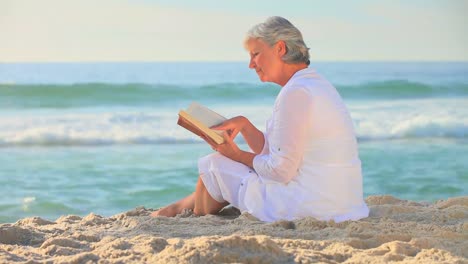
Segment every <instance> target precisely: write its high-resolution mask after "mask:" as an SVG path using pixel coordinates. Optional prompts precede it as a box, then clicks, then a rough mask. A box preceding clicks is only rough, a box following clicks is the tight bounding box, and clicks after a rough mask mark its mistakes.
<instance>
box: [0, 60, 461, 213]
mask: <svg viewBox="0 0 468 264" xmlns="http://www.w3.org/2000/svg"><path fill="white" fill-rule="evenodd" d="M311 67H313V68H315V69H316V70H317V71H318V72H319V73H320V74H322V75H323V76H324V77H326V78H327V79H328V80H329V81H330V82H332V83H333V84H334V85H335V86H336V87H337V89H338V91H339V92H340V93H341V95H342V97H343V99H344V101H345V103H346V105H347V106H348V108H349V110H350V112H351V116H352V118H353V121H354V125H355V129H356V133H357V136H358V140H359V152H360V158H361V160H362V164H363V176H364V182H363V185H364V194H365V196H368V195H376V194H390V195H394V196H397V197H399V198H402V199H412V200H416V201H434V200H438V199H445V198H448V197H452V196H461V195H467V194H468V144H467V143H468V139H467V136H468V63H457V62H451V63H450V62H423V63H421V62H404V63H397V62H360V63H352V62H345V63H344V62H326V63H325V62H322V63H313V64H312V65H311ZM279 90H280V87H279V86H277V85H274V84H268V83H267V84H265V83H261V82H260V81H259V80H258V77H257V76H256V74H255V73H254V72H253V71H251V70H249V69H248V67H247V63H245V62H244V63H243V62H209V63H207V62H204V63H201V62H200V63H196V62H177V63H175V62H174V63H29V64H28V63H17V64H15V63H3V64H0V222H13V221H16V220H17V219H19V218H22V217H29V216H40V217H43V218H46V219H51V220H53V219H55V218H57V217H59V216H60V215H65V214H76V215H81V216H83V215H86V214H88V213H90V212H94V213H96V214H100V215H104V216H110V215H112V214H116V213H119V212H122V211H126V210H130V209H132V208H134V207H136V206H145V207H148V208H158V207H160V206H163V205H165V204H167V203H169V202H172V201H175V200H177V199H180V198H182V197H184V196H186V195H188V194H190V193H191V192H193V191H194V186H195V183H196V181H197V160H198V158H200V157H201V156H203V155H207V154H209V153H211V152H212V150H211V148H210V147H209V146H208V145H207V144H206V143H204V142H203V141H201V140H200V139H199V138H198V137H196V136H194V135H192V134H191V133H190V132H188V131H186V130H185V129H183V128H181V127H179V126H177V124H176V121H177V113H178V111H179V110H180V109H182V108H185V107H187V106H188V104H189V103H190V102H192V101H198V102H200V103H202V104H204V105H206V106H208V107H210V108H212V109H214V110H215V111H217V112H219V113H221V114H223V115H224V116H226V117H232V116H236V115H244V116H246V117H248V118H249V119H250V120H251V121H252V122H253V123H254V124H255V125H256V126H257V127H258V128H260V129H264V127H265V120H266V119H267V118H268V117H269V115H270V113H271V110H272V105H273V103H274V100H275V97H276V95H277V94H278V92H279ZM236 142H237V143H238V144H239V145H240V147H241V148H244V149H247V146H246V144H245V142H243V141H242V140H241V139H238V140H236Z"/></svg>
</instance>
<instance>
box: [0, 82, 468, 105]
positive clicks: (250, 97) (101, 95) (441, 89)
mask: <svg viewBox="0 0 468 264" xmlns="http://www.w3.org/2000/svg"><path fill="white" fill-rule="evenodd" d="M337 89H338V90H339V92H340V94H341V95H342V96H343V97H344V98H345V99H412V98H435V97H457V96H462V97H465V96H468V84H460V83H458V84H447V85H429V84H422V83H417V82H408V81H404V80H391V81H382V82H373V83H365V84H360V85H337ZM278 91H279V87H278V86H277V85H273V84H251V83H218V84H212V85H201V86H196V85H194V86H190V85H169V84H142V83H129V84H108V83H86V84H70V85H66V84H65V85H62V84H40V85H37V84H30V85H27V84H0V107H1V108H12V109H18V108H75V107H100V106H160V105H164V104H173V103H174V102H185V101H187V102H188V101H193V100H197V101H198V100H203V101H210V100H211V101H221V102H223V101H229V102H239V101H242V102H245V101H255V100H262V99H264V98H274V97H275V96H276V94H277V93H278Z"/></svg>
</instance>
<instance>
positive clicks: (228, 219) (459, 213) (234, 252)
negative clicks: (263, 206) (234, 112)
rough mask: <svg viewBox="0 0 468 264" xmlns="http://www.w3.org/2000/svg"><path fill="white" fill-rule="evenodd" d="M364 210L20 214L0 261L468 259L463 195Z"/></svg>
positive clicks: (379, 202) (373, 199)
mask: <svg viewBox="0 0 468 264" xmlns="http://www.w3.org/2000/svg"><path fill="white" fill-rule="evenodd" d="M366 202H367V204H368V205H369V207H370V209H371V213H370V217H368V218H366V219H362V220H360V221H354V222H353V221H347V222H342V223H334V222H333V221H329V222H324V221H317V220H315V219H313V218H304V219H300V220H296V221H278V222H274V223H264V222H261V221H259V220H257V219H256V218H255V217H253V216H252V215H249V214H247V213H244V214H240V215H239V214H238V211H236V210H235V209H233V208H229V209H227V210H225V211H224V212H223V213H222V214H220V215H216V216H215V215H209V216H203V217H197V216H194V215H193V214H191V213H190V212H188V211H186V212H184V213H183V214H181V215H179V216H177V217H175V218H166V217H159V218H151V217H150V216H149V214H150V213H151V211H152V210H149V209H145V208H136V209H134V210H131V211H128V212H125V213H121V214H118V215H114V216H112V217H108V218H106V217H101V216H99V215H96V214H93V213H91V214H89V215H87V216H86V217H79V216H75V215H68V216H62V217H60V218H58V219H57V220H55V221H48V220H45V219H41V218H39V217H31V218H24V219H21V220H19V221H17V222H16V223H14V224H2V225H0V263H43V262H48V263H96V262H99V263H226V262H227V263H232V262H235V263H317V262H318V263H343V262H344V263H388V262H391V261H396V262H400V263H468V221H467V219H468V197H467V196H465V197H455V198H450V199H447V200H442V201H438V202H435V203H432V204H424V203H417V202H413V201H407V200H400V199H397V198H395V197H392V196H370V197H368V198H367V199H366Z"/></svg>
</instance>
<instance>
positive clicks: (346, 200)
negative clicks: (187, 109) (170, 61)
mask: <svg viewBox="0 0 468 264" xmlns="http://www.w3.org/2000/svg"><path fill="white" fill-rule="evenodd" d="M245 47H246V49H247V51H248V52H249V54H250V63H249V68H251V69H253V70H255V71H256V72H257V74H258V76H259V78H260V80H261V81H262V82H273V83H276V84H278V85H280V86H282V89H281V91H280V92H279V94H278V96H277V98H276V101H275V104H274V106H273V113H272V115H271V118H270V119H269V120H268V121H267V123H266V131H265V132H262V131H260V130H258V129H257V128H256V127H255V126H254V125H253V124H252V123H251V122H250V121H249V120H248V119H247V118H245V117H242V116H238V117H234V118H232V119H229V120H227V121H226V122H224V123H223V124H221V125H219V126H216V127H214V128H215V129H219V130H224V131H225V132H224V138H225V140H226V141H225V143H224V144H220V145H217V144H216V143H214V142H211V141H210V140H209V139H207V138H205V140H206V141H207V142H208V143H210V144H211V146H212V147H213V149H215V150H216V151H217V153H213V154H211V155H208V156H206V157H203V158H201V159H200V160H199V164H198V166H199V172H200V176H199V178H198V183H197V186H196V190H195V192H194V193H193V194H191V195H190V196H188V197H186V198H184V199H182V200H180V201H178V202H176V203H174V204H171V205H169V206H166V207H164V208H162V209H160V210H158V211H156V212H154V213H153V216H161V215H162V216H175V215H176V214H178V213H180V212H181V211H182V210H184V209H193V211H194V213H195V214H196V215H206V214H216V213H217V212H219V211H220V210H221V209H222V208H223V207H225V206H226V205H228V204H231V205H233V206H235V207H237V208H238V209H239V210H240V211H241V212H249V213H250V214H252V215H254V216H256V217H257V218H259V219H260V220H263V221H276V220H280V219H287V220H292V219H297V218H301V217H306V216H312V217H314V218H316V219H319V220H334V221H335V222H341V221H345V220H358V219H361V218H364V217H367V216H368V214H369V209H368V207H367V206H366V204H365V203H364V201H363V194H362V175H361V162H360V159H359V156H358V148H357V142H356V137H355V134H354V129H353V124H352V120H351V118H350V115H349V112H348V110H347V109H346V107H345V105H344V103H343V102H342V99H341V97H340V95H339V94H338V92H337V91H336V89H335V88H334V87H333V86H332V85H331V84H330V83H329V82H328V81H327V80H325V79H324V78H322V77H321V76H320V75H319V74H317V73H316V72H315V71H314V70H313V69H310V68H308V65H309V63H310V62H309V52H308V48H307V47H306V45H305V44H304V41H303V39H302V35H301V33H300V31H299V30H298V29H297V28H296V27H294V26H293V25H292V24H291V23H290V22H289V21H288V20H286V19H284V18H282V17H270V18H268V19H267V20H266V21H265V22H264V23H261V24H258V25H256V26H254V27H253V28H252V29H251V30H250V31H249V32H248V33H247V38H246V40H245ZM239 132H240V133H241V134H242V136H243V137H244V139H245V141H246V142H247V143H248V145H249V146H250V148H251V150H252V151H253V152H248V151H243V150H241V149H239V147H238V146H237V145H236V144H235V143H234V141H233V139H234V138H235V137H236V135H237V134H238V133H239Z"/></svg>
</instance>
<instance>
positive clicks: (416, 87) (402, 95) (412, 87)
mask: <svg viewBox="0 0 468 264" xmlns="http://www.w3.org/2000/svg"><path fill="white" fill-rule="evenodd" d="M337 89H338V90H339V92H340V94H341V95H342V96H343V97H344V98H353V99H356V98H364V99H369V98H375V99H414V98H434V97H457V96H467V95H468V84H463V83H452V84H447V85H435V84H433V85H430V84H423V83H417V82H409V81H406V80H389V81H383V82H371V83H365V84H360V85H349V86H347V85H342V86H338V88H337Z"/></svg>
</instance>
